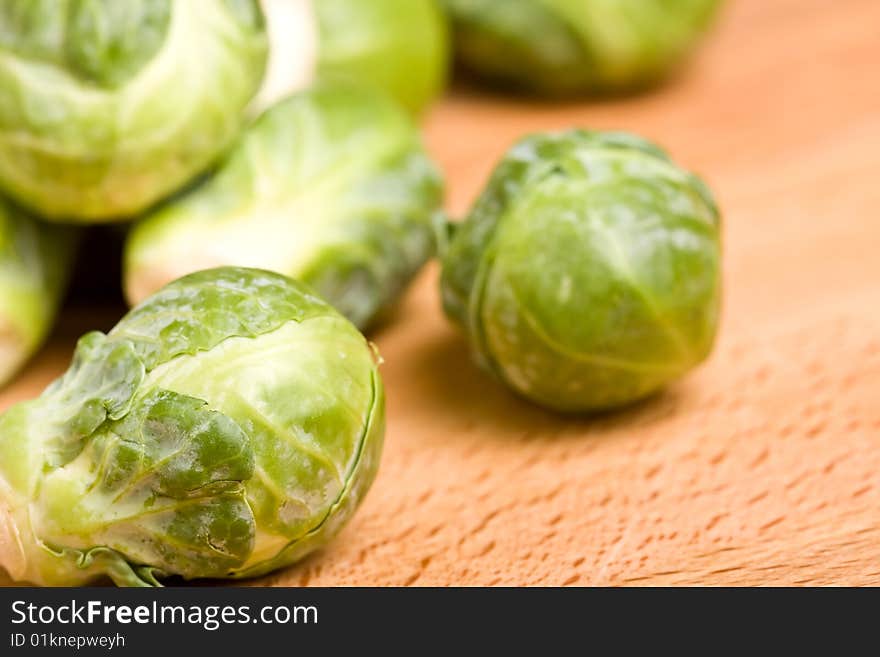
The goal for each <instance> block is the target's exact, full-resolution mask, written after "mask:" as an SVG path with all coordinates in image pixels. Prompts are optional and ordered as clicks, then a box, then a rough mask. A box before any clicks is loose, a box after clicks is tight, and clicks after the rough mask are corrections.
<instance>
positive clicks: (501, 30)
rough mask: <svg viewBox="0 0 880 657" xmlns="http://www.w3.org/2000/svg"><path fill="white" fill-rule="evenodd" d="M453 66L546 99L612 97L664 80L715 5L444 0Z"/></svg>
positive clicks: (664, 0) (638, 0)
mask: <svg viewBox="0 0 880 657" xmlns="http://www.w3.org/2000/svg"><path fill="white" fill-rule="evenodd" d="M443 3H444V5H445V7H446V8H447V10H448V12H449V14H450V17H451V18H452V22H453V28H454V31H455V42H456V49H457V54H458V58H459V60H460V61H461V62H462V63H463V65H464V66H465V67H466V68H469V69H470V70H472V71H474V72H475V73H477V74H480V75H482V76H484V77H486V78H489V79H494V80H496V81H499V82H501V83H504V84H508V85H512V86H515V87H521V88H524V89H526V90H530V91H533V92H537V93H543V94H548V95H561V94H572V93H577V92H584V91H617V90H624V89H628V88H632V87H638V86H642V85H645V84H648V83H651V82H654V81H655V80H657V79H658V78H661V77H663V76H664V75H665V74H667V73H668V72H669V71H670V70H671V69H672V68H673V67H674V66H675V65H676V64H678V63H679V61H680V60H682V59H683V58H684V56H685V55H686V54H687V53H688V51H689V50H690V49H691V47H692V46H693V44H694V42H695V41H697V39H698V38H699V36H700V35H701V34H702V33H703V32H704V31H705V29H706V27H707V26H708V24H709V22H710V19H711V18H712V17H713V15H714V13H715V10H716V8H717V7H718V5H719V4H720V0H443Z"/></svg>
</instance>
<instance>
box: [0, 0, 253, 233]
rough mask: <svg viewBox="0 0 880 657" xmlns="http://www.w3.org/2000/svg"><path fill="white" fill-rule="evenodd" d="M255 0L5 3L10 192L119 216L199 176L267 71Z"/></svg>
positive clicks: (52, 212)
mask: <svg viewBox="0 0 880 657" xmlns="http://www.w3.org/2000/svg"><path fill="white" fill-rule="evenodd" d="M267 47H268V46H267V38H266V34H265V29H264V26H263V16H262V13H261V11H260V7H259V4H257V0H187V1H186V2H174V1H173V0H0V132H2V134H3V138H2V139H0V188H2V189H4V190H5V191H6V192H7V193H8V194H9V195H10V196H12V197H14V198H15V199H16V200H18V201H19V202H20V203H22V204H23V205H26V206H28V207H30V208H32V209H34V210H36V211H37V212H38V213H39V214H41V215H43V216H45V217H47V218H50V219H64V220H71V221H73V220H75V221H83V222H85V221H95V222H99V221H110V220H113V219H116V218H120V217H123V216H125V215H132V214H135V213H138V212H140V211H142V210H144V209H145V208H146V207H148V206H149V205H151V204H153V203H154V202H156V201H158V200H159V199H161V198H162V197H164V196H166V195H167V194H168V193H169V192H172V191H174V190H175V189H177V188H179V187H180V186H182V185H183V184H184V183H186V182H187V181H188V180H189V179H191V178H192V177H193V176H194V175H196V174H198V173H199V172H201V171H202V170H203V169H204V168H205V166H206V165H208V164H210V163H211V162H212V161H213V160H214V159H215V158H216V156H217V155H218V154H219V153H220V152H221V151H222V150H223V149H224V148H225V147H227V146H228V145H229V143H230V142H231V141H232V139H234V137H235V135H236V134H237V133H238V131H239V129H240V127H241V122H242V117H243V116H244V114H245V110H246V108H247V105H248V103H249V102H250V101H251V99H252V97H253V96H254V95H255V94H256V92H257V90H258V89H259V85H260V82H261V81H262V77H263V71H264V69H265V62H266V52H267Z"/></svg>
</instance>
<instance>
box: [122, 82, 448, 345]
mask: <svg viewBox="0 0 880 657" xmlns="http://www.w3.org/2000/svg"><path fill="white" fill-rule="evenodd" d="M441 201H442V181H441V179H440V175H439V173H438V171H437V169H436V167H435V166H434V165H433V164H432V162H431V161H430V160H429V159H428V157H427V156H426V154H425V152H424V149H423V148H422V145H421V140H420V137H419V134H418V131H417V130H416V128H415V126H414V125H413V123H412V120H411V119H410V118H409V116H407V115H406V113H404V112H403V110H402V109H400V108H399V107H398V106H397V105H396V104H395V103H394V102H393V101H391V100H390V99H388V98H387V97H386V96H385V95H384V94H381V93H380V92H377V91H375V90H372V89H366V88H361V87H354V86H348V85H341V84H337V83H333V84H321V85H318V86H317V87H314V88H313V89H311V90H309V91H306V92H302V93H301V94H298V95H296V96H292V97H290V98H288V99H285V100H283V101H281V102H280V103H279V104H277V105H275V106H273V107H272V108H271V109H269V110H267V111H266V112H265V113H264V114H263V115H262V116H261V117H260V118H259V119H258V120H257V121H256V122H255V124H254V125H253V126H252V127H251V128H250V129H248V130H247V131H246V132H245V133H244V134H243V135H242V138H241V139H240V141H239V142H238V144H237V145H236V146H235V147H234V148H233V150H232V151H231V153H230V154H229V156H228V158H227V159H226V160H225V161H224V162H223V163H222V164H221V165H220V167H219V169H218V171H217V173H216V175H215V176H214V177H213V178H211V179H209V180H208V181H207V182H206V183H205V184H204V185H202V186H200V187H197V188H195V189H194V190H193V191H192V192H191V193H189V194H185V195H183V196H181V197H179V198H177V199H174V200H172V201H171V202H169V203H168V204H166V205H165V206H164V207H160V208H159V209H158V210H157V211H156V212H155V213H153V214H152V215H149V216H147V217H146V218H145V219H144V220H143V221H142V222H141V223H139V224H138V225H136V226H135V228H134V229H133V231H132V233H131V235H130V236H129V239H128V243H127V246H126V250H125V266H124V270H125V271H124V278H125V290H126V294H127V296H128V299H129V301H131V302H132V303H137V302H139V301H141V300H142V299H144V298H146V297H147V296H149V295H150V294H152V293H153V292H154V291H155V290H157V289H158V288H160V287H161V286H162V285H164V284H165V283H167V282H169V281H172V280H174V279H176V278H178V277H179V276H182V275H183V274H187V273H190V272H193V271H197V270H199V269H208V268H210V267H216V266H222V265H238V266H245V267H258V268H262V269H269V270H272V271H277V272H279V273H282V274H286V275H288V276H291V277H293V278H297V279H300V280H302V281H305V282H306V283H308V284H310V285H311V286H312V287H314V288H315V289H316V290H317V291H318V292H319V293H320V294H321V295H322V296H324V298H325V299H327V300H328V301H330V303H331V304H333V305H334V306H335V307H336V308H337V309H338V310H339V311H340V312H342V314H344V315H345V316H346V317H348V318H349V319H351V320H352V321H353V322H354V323H355V324H356V325H358V326H359V327H362V328H363V327H366V326H367V325H369V323H370V322H371V321H372V320H373V318H374V317H375V316H376V314H377V312H379V311H380V310H382V309H383V308H385V307H386V306H388V305H389V304H390V303H391V302H392V301H394V300H395V299H396V297H397V296H398V295H399V294H400V292H401V291H402V290H403V289H404V287H405V286H406V284H407V283H408V282H409V281H410V279H411V278H412V276H413V275H414V274H415V273H416V272H417V271H418V270H419V268H420V267H421V266H422V265H423V264H424V263H425V261H426V260H427V259H428V258H429V257H430V256H431V255H432V253H433V250H434V240H433V229H432V222H433V218H434V216H435V213H437V212H438V211H439V209H440V206H441Z"/></svg>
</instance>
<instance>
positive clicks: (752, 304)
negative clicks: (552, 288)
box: [0, 0, 880, 586]
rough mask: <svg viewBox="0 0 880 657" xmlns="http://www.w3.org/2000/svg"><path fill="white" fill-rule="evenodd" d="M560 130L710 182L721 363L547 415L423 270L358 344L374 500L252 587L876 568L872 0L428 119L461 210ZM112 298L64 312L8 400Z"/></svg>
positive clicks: (736, 23) (754, 16) (825, 577)
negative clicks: (372, 408)
mask: <svg viewBox="0 0 880 657" xmlns="http://www.w3.org/2000/svg"><path fill="white" fill-rule="evenodd" d="M571 126H584V127H592V128H603V129H604V128H615V129H627V130H632V131H635V132H639V133H642V134H644V135H645V136H647V137H649V138H651V139H654V140H656V141H658V142H659V143H661V144H663V145H664V146H665V147H667V148H668V149H669V150H670V152H671V153H672V155H673V156H674V157H675V158H676V159H677V160H678V161H679V162H681V163H682V164H684V165H685V166H687V167H689V168H692V169H694V170H696V171H698V172H700V173H701V174H702V175H703V176H704V177H705V178H706V179H707V181H708V182H709V183H710V185H711V186H712V187H713V189H714V190H715V191H716V192H717V195H718V198H719V202H720V205H721V207H722V209H723V211H724V221H725V232H724V241H725V257H726V259H725V264H724V273H725V309H724V317H723V325H722V330H721V334H720V340H719V342H718V345H717V348H716V350H715V353H714V355H713V356H712V358H711V359H710V360H709V361H708V362H707V363H706V364H705V365H704V366H702V367H700V368H699V369H698V370H697V371H695V372H694V373H693V374H692V375H690V376H688V377H687V378H686V379H685V380H683V381H682V382H680V383H679V384H677V385H674V386H673V387H671V388H670V389H669V390H668V391H667V392H665V393H664V394H662V395H660V396H658V397H656V398H654V399H652V400H650V401H648V402H646V403H643V404H641V405H639V406H637V407H635V408H632V409H630V410H627V411H624V412H620V413H616V414H613V415H606V416H602V417H599V418H593V419H572V418H563V417H557V416H554V415H552V414H549V413H546V412H543V411H541V410H539V409H537V408H535V407H533V406H531V405H529V404H528V403H525V402H522V401H520V400H518V399H517V398H514V397H513V396H511V395H510V394H508V393H507V392H506V391H505V390H504V389H503V388H502V387H500V386H499V385H498V384H496V383H495V382H494V381H493V380H492V379H490V378H489V377H487V376H486V375H484V374H483V373H481V372H480V371H479V370H477V369H476V368H475V367H474V366H473V365H472V364H471V362H470V360H469V357H468V353H467V347H466V344H465V342H464V341H463V339H462V337H461V336H460V334H459V333H458V332H457V330H456V329H455V328H454V327H453V326H451V325H450V324H449V323H448V322H447V321H446V320H445V319H444V317H443V316H442V314H441V311H440V307H439V299H438V293H437V275H438V271H437V268H436V266H433V265H432V266H430V267H429V268H428V269H427V270H426V271H425V273H424V274H423V275H422V276H421V277H420V279H419V280H418V282H417V283H416V284H415V285H414V287H413V289H412V291H411V292H410V294H409V295H408V296H407V298H406V300H405V301H404V303H403V304H402V306H401V308H400V310H399V312H398V313H397V314H396V316H395V317H394V318H393V321H391V322H389V323H388V324H387V325H386V326H385V327H384V328H383V329H382V330H380V331H379V332H377V333H376V334H375V335H374V336H372V337H373V339H374V340H375V341H376V342H377V343H378V345H379V347H380V349H381V352H382V354H383V356H384V358H385V361H386V362H385V364H384V365H383V368H382V371H383V374H384V378H385V381H386V385H387V390H388V434H387V438H386V449H385V454H384V458H383V463H382V468H381V471H380V473H379V476H378V479H377V480H376V483H375V485H374V487H373V489H372V491H371V492H370V495H369V496H368V498H367V500H366V502H365V503H364V505H363V507H362V508H361V510H360V512H359V513H358V514H357V515H356V517H355V518H354V520H353V521H352V522H351V523H350V524H349V526H348V527H347V528H346V529H345V530H344V531H343V533H342V534H341V535H340V536H339V537H338V538H337V539H336V540H335V541H333V542H332V543H331V544H330V545H329V546H327V547H326V548H325V549H323V550H322V551H320V552H319V553H317V554H315V555H314V556H312V557H310V558H308V559H307V560H305V561H304V562H302V563H301V564H299V565H296V566H294V567H292V568H289V569H287V570H284V571H281V572H278V573H276V574H274V575H271V576H268V577H265V578H262V579H259V580H256V581H254V582H253V583H254V584H257V585H267V586H270V585H331V586H334V585H367V586H372V585H628V584H634V585H689V584H700V585H762V584H765V585H799V584H804V585H825V584H844V585H868V584H874V585H878V584H880V221H878V208H880V178H878V176H880V2H878V1H877V0H836V1H834V2H832V1H831V0H773V1H772V2H768V1H767V0H733V1H731V2H728V4H727V6H726V10H725V11H724V12H723V15H722V16H721V19H720V21H719V23H718V25H717V27H716V29H715V30H714V32H713V33H712V34H711V36H710V38H709V39H707V41H706V42H705V44H704V47H703V48H702V49H701V50H700V51H699V53H698V54H697V56H696V57H695V58H694V60H693V61H692V63H691V65H690V66H689V67H688V68H687V69H686V71H684V72H683V73H682V74H681V75H680V76H678V77H677V78H676V79H674V80H672V81H671V82H670V83H669V84H668V85H666V86H664V87H663V88H661V89H658V90H654V91H652V92H649V93H646V94H643V95H639V96H637V97H630V98H622V99H613V100H601V101H590V102H576V103H571V102H569V103H562V104H559V103H536V102H531V101H524V100H518V99H515V98H510V97H504V96H500V95H491V94H486V93H481V92H477V91H474V90H471V89H468V88H464V89H458V90H457V91H456V92H454V93H453V94H452V95H451V97H450V98H449V99H447V100H446V101H445V102H443V103H442V104H441V105H439V106H438V107H437V109H436V110H435V111H434V112H433V114H432V115H431V116H430V117H429V118H428V120H427V126H426V127H427V140H428V144H429V146H430V148H431V150H432V152H433V153H434V155H435V156H436V157H437V158H438V160H439V161H440V163H441V164H442V165H443V167H444V169H445V171H446V172H447V175H448V182H449V202H448V207H449V209H450V211H451V212H452V213H454V214H456V215H460V214H462V213H464V211H465V210H466V209H467V207H468V206H469V205H470V203H471V201H472V200H473V198H474V197H475V195H476V194H477V193H478V191H479V190H480V189H481V187H482V185H483V184H484V182H485V180H486V177H487V175H488V173H489V171H490V169H491V167H492V165H493V164H494V162H495V161H496V160H497V158H498V157H499V156H500V155H501V154H502V153H503V151H504V150H505V149H506V148H507V147H508V146H509V145H510V144H511V142H512V141H514V140H515V139H516V138H518V137H519V136H520V135H521V134H523V133H525V132H529V131H536V130H545V129H561V128H567V127H571ZM113 312H115V311H109V310H108V311H105V312H104V313H103V314H101V313H98V314H97V315H96V316H95V317H89V316H87V315H83V314H82V313H81V312H80V313H74V312H72V311H71V312H70V313H68V314H67V315H66V317H65V319H64V320H63V323H62V325H61V327H60V328H59V330H58V331H57V332H56V336H55V338H54V339H53V341H52V342H51V343H50V344H49V346H48V347H47V348H46V349H45V350H44V351H43V352H42V354H41V355H40V356H39V357H38V358H37V359H36V360H35V362H34V363H33V364H32V366H31V367H30V368H29V370H28V371H27V372H26V373H25V374H24V375H23V376H22V377H21V378H20V380H19V381H18V382H17V383H16V384H14V385H13V386H12V387H11V388H8V389H6V390H5V391H4V392H2V393H0V408H5V407H6V406H8V405H9V404H10V403H12V402H13V401H16V400H18V399H21V398H25V397H28V396H31V395H34V394H36V393H37V392H38V391H39V390H40V389H41V388H42V386H44V385H45V384H46V383H47V382H48V381H49V380H51V379H52V378H53V377H54V376H56V375H57V374H59V373H60V372H61V371H63V370H64V369H65V368H66V366H67V361H68V359H69V357H70V353H71V350H72V347H73V343H74V339H75V337H76V336H77V335H78V334H79V333H81V332H83V331H85V330H86V329H89V328H108V327H109V326H111V325H112V323H113V322H114V321H115V317H114V316H113V315H112V313H113ZM2 577H3V578H4V579H2V582H3V583H9V580H8V578H6V577H5V576H2Z"/></svg>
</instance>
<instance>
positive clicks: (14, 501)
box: [0, 268, 384, 586]
mask: <svg viewBox="0 0 880 657" xmlns="http://www.w3.org/2000/svg"><path fill="white" fill-rule="evenodd" d="M383 433H384V397H383V391H382V383H381V380H380V379H379V375H378V373H377V365H376V361H375V359H374V354H373V352H372V351H371V349H370V347H369V345H368V344H367V342H366V340H364V338H363V336H362V335H361V334H360V333H359V332H358V331H357V330H356V329H355V328H354V326H352V325H351V323H349V322H348V321H347V320H345V319H344V318H343V317H342V316H340V315H339V314H338V313H337V312H336V311H334V310H333V309H332V308H331V307H330V306H328V305H327V304H326V303H325V302H323V301H321V300H320V299H319V298H317V297H315V296H314V295H312V294H311V293H310V292H309V291H308V290H307V289H306V288H305V287H303V286H302V285H301V284H299V283H296V282H294V281H291V280H289V279H287V278H285V277H283V276H280V275H278V274H273V273H269V272H263V271H258V270H250V269H236V268H225V269H216V270H211V271H205V272H199V273H196V274H193V275H191V276H188V277H186V278H184V279H181V280H179V281H176V282H174V283H172V284H171V285H169V286H168V287H166V288H164V289H163V290H162V291H160V292H159V293H158V294H157V295H155V296H154V297H152V298H151V299H149V300H148V301H146V302H145V303H144V304H143V305H141V306H139V307H138V308H135V309H134V310H132V311H131V312H130V313H129V314H128V315H127V316H126V317H124V318H123V319H122V320H121V321H120V322H119V324H117V325H116V327H115V328H114V329H113V330H112V331H110V332H109V333H108V334H106V335H105V334H103V333H97V332H95V333H89V334H87V335H85V336H84V337H83V338H81V339H80V341H79V344H78V345H77V349H76V353H75V355H74V358H73V363H72V364H71V367H70V369H69V370H68V371H67V373H65V374H64V375H63V376H62V377H61V378H59V379H58V380H57V381H56V382H55V383H53V384H52V385H51V386H50V387H49V388H47V389H46V391H45V392H44V393H43V395H42V396H41V397H39V398H38V399H35V400H33V401H29V402H25V403H23V404H20V405H18V406H14V407H13V408H12V409H10V410H9V411H8V412H7V413H6V414H5V415H3V416H2V417H0V500H2V501H3V502H5V504H0V564H2V565H3V566H5V567H6V569H7V570H8V571H9V573H10V574H11V575H12V577H14V578H16V579H20V580H28V581H31V582H33V583H36V584H41V585H79V584H83V583H86V582H88V581H90V580H92V579H94V578H95V577H98V576H102V575H108V576H110V577H111V578H112V579H113V580H114V581H115V582H116V583H117V584H119V585H131V586H147V585H158V584H159V580H160V579H162V578H164V577H167V576H170V575H179V576H182V577H184V578H187V579H189V578H198V577H230V578H240V577H249V576H253V575H259V574H261V573H266V572H268V571H270V570H273V569H275V568H279V567H281V566H284V565H286V564H290V563H292V562H294V561H296V560H298V559H300V558H301V557H303V556H304V555H306V554H307V553H309V552H311V551H312V550H314V549H316V548H317V547H319V546H321V545H322V544H324V543H326V542H327V541H328V540H329V539H330V538H331V537H332V536H333V535H334V534H336V533H337V532H338V531H339V529H340V528H341V527H342V525H343V524H344V523H345V522H346V521H347V520H348V518H349V517H350V516H351V515H352V513H353V512H354V511H355V509H356V507H357V506H358V504H359V503H360V501H361V500H362V498H363V497H364V495H365V494H366V492H367V489H368V488H369V486H370V484H371V482H372V480H373V478H374V476H375V473H376V469H377V467H378V464H379V458H380V454H381V450H382V440H383Z"/></svg>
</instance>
